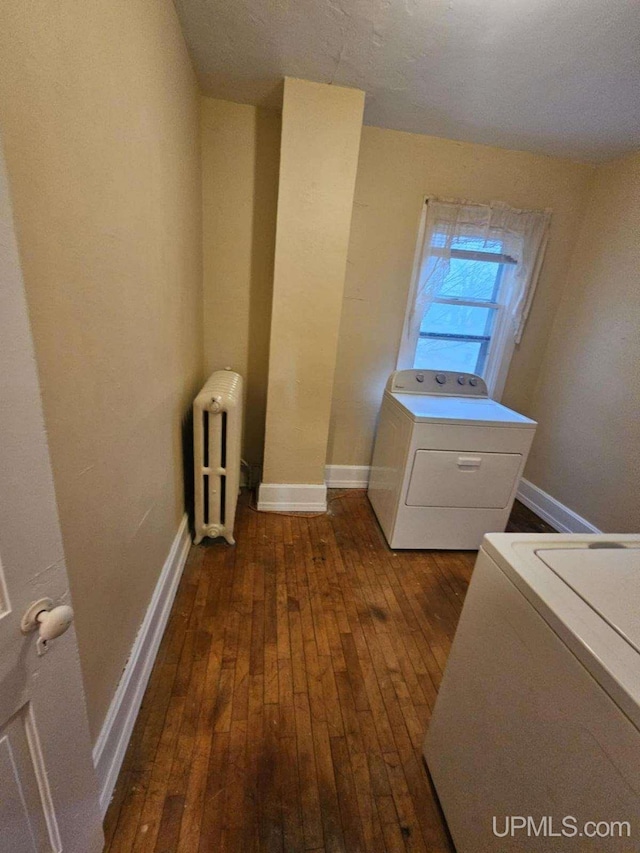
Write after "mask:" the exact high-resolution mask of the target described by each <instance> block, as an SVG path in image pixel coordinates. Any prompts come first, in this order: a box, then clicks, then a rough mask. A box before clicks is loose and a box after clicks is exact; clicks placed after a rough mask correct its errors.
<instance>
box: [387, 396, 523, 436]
mask: <svg viewBox="0 0 640 853" xmlns="http://www.w3.org/2000/svg"><path fill="white" fill-rule="evenodd" d="M387 393H389V392H387ZM390 396H391V397H392V398H393V399H394V400H396V401H397V402H398V403H399V404H400V405H401V406H402V407H403V408H404V409H405V410H406V411H407V412H408V413H409V414H410V415H411V417H412V418H413V420H414V421H417V422H419V423H422V422H427V421H428V422H429V423H441V424H454V423H459V422H460V421H464V423H465V424H475V425H478V426H509V427H524V428H527V429H533V428H535V427H536V426H537V424H536V422H535V421H532V420H531V419H530V418H526V417H525V416H524V415H521V414H519V413H518V412H514V411H513V410H512V409H507V407H506V406H503V405H501V404H500V403H496V401H495V400H489V399H488V398H487V397H447V396H444V395H436V394H398V393H392V394H391V395H390Z"/></svg>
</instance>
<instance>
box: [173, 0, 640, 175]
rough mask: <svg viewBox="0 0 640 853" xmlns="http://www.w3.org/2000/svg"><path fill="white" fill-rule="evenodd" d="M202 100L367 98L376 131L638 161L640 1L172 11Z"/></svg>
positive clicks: (229, 4)
mask: <svg viewBox="0 0 640 853" xmlns="http://www.w3.org/2000/svg"><path fill="white" fill-rule="evenodd" d="M175 3H176V8H177V10H178V14H179V16H180V18H181V21H182V26H183V29H184V33H185V37H186V39H187V43H188V45H189V49H190V51H191V55H192V57H193V60H194V64H195V66H196V69H197V72H198V75H199V78H200V82H201V85H202V88H203V91H204V92H205V93H206V94H209V95H212V96H213V97H217V98H226V99H228V100H233V101H241V102H245V103H252V104H264V105H266V106H278V99H279V98H280V96H281V81H282V78H283V76H285V75H288V76H291V77H301V78H304V79H307V80H315V81H318V82H322V83H336V84H338V85H342V86H355V87H357V88H359V89H364V90H365V92H366V93H367V99H366V108H365V124H371V125H378V126H380V127H390V128H395V129H398V130H409V131H414V132H418V133H428V134H432V135H434V136H442V137H448V138H450V139H460V140H466V141H470V142H481V143H485V144H489V145H499V146H502V147H505V148H516V149H524V150H529V151H538V152H544V153H548V154H556V155H562V156H568V157H574V158H578V159H582V160H604V159H608V158H610V157H614V156H616V155H618V154H622V153H624V152H626V151H629V150H633V149H636V148H640V0H175Z"/></svg>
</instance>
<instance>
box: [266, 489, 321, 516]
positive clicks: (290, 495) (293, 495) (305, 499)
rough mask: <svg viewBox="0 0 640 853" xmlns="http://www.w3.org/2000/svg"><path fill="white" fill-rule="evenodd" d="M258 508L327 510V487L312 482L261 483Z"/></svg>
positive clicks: (279, 510) (293, 510) (273, 509)
mask: <svg viewBox="0 0 640 853" xmlns="http://www.w3.org/2000/svg"><path fill="white" fill-rule="evenodd" d="M258 509H259V510H263V511H265V512H325V511H326V509H327V487H326V486H325V485H322V486H320V485H315V484H310V483H309V484H307V483H260V489H259V491H258Z"/></svg>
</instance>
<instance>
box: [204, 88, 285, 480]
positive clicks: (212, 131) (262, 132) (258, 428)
mask: <svg viewBox="0 0 640 853" xmlns="http://www.w3.org/2000/svg"><path fill="white" fill-rule="evenodd" d="M201 105H202V130H201V133H202V137H201V138H202V187H203V199H202V201H203V234H204V245H203V249H204V294H203V296H204V314H203V318H204V349H205V367H206V372H207V374H209V373H211V372H212V371H214V370H220V369H221V368H223V367H226V366H230V367H232V368H233V369H234V370H237V371H238V372H239V373H240V374H242V376H243V377H245V388H246V392H245V393H246V407H245V424H244V442H243V444H244V447H243V455H244V458H245V459H246V460H247V461H248V462H249V463H250V464H253V465H259V464H260V463H261V462H262V452H263V446H264V418H265V408H266V397H267V372H268V366H269V331H270V328H271V296H272V291H273V253H274V246H275V232H276V207H277V202H278V166H279V161H280V124H281V120H280V113H278V112H275V111H271V110H261V109H258V108H256V107H252V106H248V105H247V104H232V103H230V102H229V101H218V100H214V99H212V98H203V99H202V102H201Z"/></svg>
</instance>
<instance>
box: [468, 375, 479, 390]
mask: <svg viewBox="0 0 640 853" xmlns="http://www.w3.org/2000/svg"><path fill="white" fill-rule="evenodd" d="M477 384H478V377H477V376H472V377H471V379H470V380H469V385H471V386H472V387H473V388H475V387H476V385H477Z"/></svg>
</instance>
